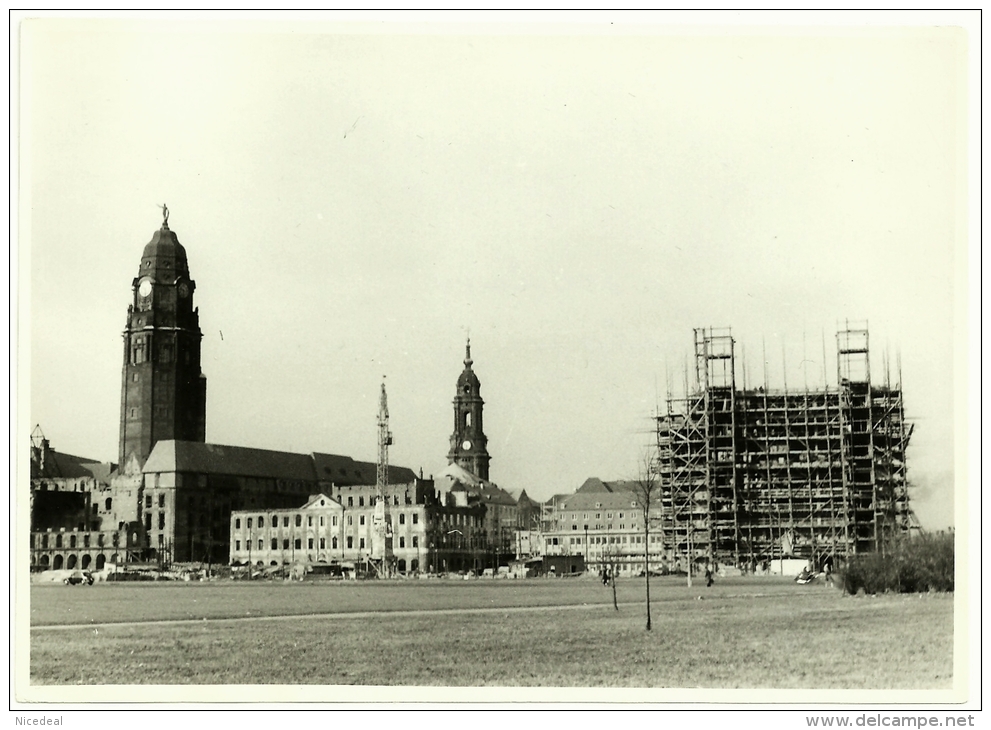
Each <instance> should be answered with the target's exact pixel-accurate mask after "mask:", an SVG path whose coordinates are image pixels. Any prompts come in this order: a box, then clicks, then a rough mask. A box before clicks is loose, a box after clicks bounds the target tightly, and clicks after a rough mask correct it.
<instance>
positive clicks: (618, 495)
mask: <svg viewBox="0 0 991 730" xmlns="http://www.w3.org/2000/svg"><path fill="white" fill-rule="evenodd" d="M636 501H637V496H636V494H634V493H633V492H630V491H627V490H618V491H615V492H575V493H574V494H572V495H570V496H569V497H567V498H565V499H564V500H563V501H561V502H560V503H559V504H558V506H557V508H558V510H590V509H624V508H627V509H629V508H633V507H635V506H636V505H635V503H636Z"/></svg>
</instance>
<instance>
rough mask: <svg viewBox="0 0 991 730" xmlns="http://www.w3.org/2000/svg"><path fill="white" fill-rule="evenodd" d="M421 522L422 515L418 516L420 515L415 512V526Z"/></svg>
mask: <svg viewBox="0 0 991 730" xmlns="http://www.w3.org/2000/svg"><path fill="white" fill-rule="evenodd" d="M419 521H420V515H418V514H417V513H416V512H414V513H413V524H414V525H415V524H417V523H418V522H419Z"/></svg>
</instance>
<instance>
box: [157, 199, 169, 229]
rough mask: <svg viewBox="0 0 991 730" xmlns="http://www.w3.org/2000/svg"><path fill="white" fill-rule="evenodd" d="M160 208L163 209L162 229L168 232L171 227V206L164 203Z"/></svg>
mask: <svg viewBox="0 0 991 730" xmlns="http://www.w3.org/2000/svg"><path fill="white" fill-rule="evenodd" d="M159 207H161V209H162V228H165V229H166V230H167V229H168V227H169V206H167V205H166V204H165V203H162V205H161V206H159Z"/></svg>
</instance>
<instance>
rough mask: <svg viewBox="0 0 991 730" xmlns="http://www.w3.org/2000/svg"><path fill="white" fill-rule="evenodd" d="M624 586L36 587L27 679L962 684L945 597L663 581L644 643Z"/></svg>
mask: <svg viewBox="0 0 991 730" xmlns="http://www.w3.org/2000/svg"><path fill="white" fill-rule="evenodd" d="M619 594H620V595H619V599H620V604H621V605H620V610H619V611H618V612H617V611H615V610H614V609H613V608H612V597H611V592H610V591H609V590H608V589H606V588H604V587H603V586H601V585H600V584H599V583H598V582H596V581H594V580H591V579H567V580H565V579H558V580H531V581H470V582H466V581H415V582H410V583H404V584H396V583H375V582H368V583H322V582H313V583H302V584H300V583H205V584H166V583H152V584H149V583H145V584H141V583H119V584H97V585H94V586H87V587H83V586H76V587H67V586H62V585H51V586H49V585H35V586H33V587H32V593H31V623H32V626H33V627H34V628H32V631H31V681H32V683H33V684H364V685H446V686H483V685H500V686H524V685H543V686H562V687H563V686H625V687H712V688H720V687H754V688H758V687H761V688H844V689H845V688H851V689H852V688H865V689H874V688H878V689H880V688H904V689H912V688H918V689H930V688H949V687H951V686H952V658H953V652H952V640H953V615H952V614H953V600H952V598H953V597H952V595H950V596H941V595H925V596H921V597H920V596H878V597H875V598H871V597H857V598H853V597H846V596H843V595H842V594H841V593H840V592H839V591H838V590H835V589H832V588H824V587H821V586H798V585H796V584H794V583H793V582H791V581H782V580H780V579H773V578H738V579H727V580H725V581H720V582H718V583H717V584H716V585H715V586H713V587H712V588H708V589H707V588H704V587H699V586H695V587H694V588H691V589H689V588H687V587H686V586H685V585H684V582H683V580H681V581H679V580H676V579H673V578H663V579H655V580H652V581H651V594H652V599H653V600H652V613H653V618H654V630H653V631H651V632H650V633H648V632H646V631H645V630H644V623H645V615H644V608H645V607H644V604H643V582H642V580H633V579H629V580H625V581H623V580H621V581H620V591H619ZM698 596H701V597H702V598H701V600H699V599H698ZM528 607H533V608H534V610H530V608H528ZM465 609H481V610H465ZM371 612H376V613H371ZM335 614H336V615H335ZM356 614H357V615H356ZM264 617H283V618H278V619H275V618H264ZM118 622H128V623H126V625H112V624H113V623H118ZM148 622H158V623H148ZM93 624H100V625H97V626H94V625H93ZM66 625H72V628H58V627H64V626H66ZM46 627H50V628H46Z"/></svg>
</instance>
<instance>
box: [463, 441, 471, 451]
mask: <svg viewBox="0 0 991 730" xmlns="http://www.w3.org/2000/svg"><path fill="white" fill-rule="evenodd" d="M461 448H462V449H464V450H465V451H468V449H470V448H471V441H465V442H464V443H462V444H461Z"/></svg>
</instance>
